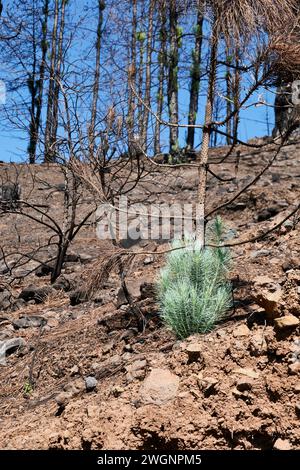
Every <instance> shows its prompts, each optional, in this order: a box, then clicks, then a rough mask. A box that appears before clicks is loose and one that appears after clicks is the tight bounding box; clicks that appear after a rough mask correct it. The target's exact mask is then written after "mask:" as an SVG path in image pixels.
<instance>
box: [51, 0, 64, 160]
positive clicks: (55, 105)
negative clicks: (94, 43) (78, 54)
mask: <svg viewBox="0 0 300 470" xmlns="http://www.w3.org/2000/svg"><path fill="white" fill-rule="evenodd" d="M67 1H68V0H61V14H60V15H61V16H60V25H59V34H58V45H57V61H56V71H55V82H54V94H53V113H52V115H53V125H52V127H51V131H50V145H51V148H52V149H53V155H54V159H55V155H56V140H57V129H58V105H59V93H60V79H61V68H62V63H63V43H64V31H65V13H66V4H67Z"/></svg>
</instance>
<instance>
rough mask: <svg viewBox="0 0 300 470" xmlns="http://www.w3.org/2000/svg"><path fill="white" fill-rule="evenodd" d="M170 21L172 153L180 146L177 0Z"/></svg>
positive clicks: (170, 14) (170, 13)
mask: <svg viewBox="0 0 300 470" xmlns="http://www.w3.org/2000/svg"><path fill="white" fill-rule="evenodd" d="M169 22H170V33H169V34H170V39H169V41H170V49H169V77H168V107H169V121H170V123H171V126H170V137H169V146H170V153H174V152H176V150H177V148H178V127H177V125H178V10H177V4H176V1H175V0H170V4H169Z"/></svg>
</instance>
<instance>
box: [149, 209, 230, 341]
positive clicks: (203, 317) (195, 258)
mask: <svg viewBox="0 0 300 470" xmlns="http://www.w3.org/2000/svg"><path fill="white" fill-rule="evenodd" d="M223 232H224V228H223V224H222V221H221V219H220V218H217V219H215V220H214V222H213V224H212V225H211V226H210V228H209V229H208V230H207V244H212V245H216V247H209V246H206V247H205V248H202V247H200V246H199V245H198V243H197V241H193V240H191V239H185V240H184V241H182V240H175V241H174V242H173V243H172V248H174V249H175V250H173V251H171V252H170V253H169V255H168V256H167V262H166V265H165V267H164V268H163V269H162V270H161V272H160V276H159V280H158V297H159V302H160V309H161V317H162V318H163V320H164V322H165V323H166V325H167V326H169V327H170V328H171V329H172V330H173V331H174V332H175V334H176V335H177V336H178V337H179V338H185V337H187V336H189V335H191V334H194V333H207V332H209V331H211V330H212V329H213V328H214V326H215V325H216V323H217V322H218V321H220V320H221V319H222V318H223V317H224V315H225V313H226V311H227V310H228V309H229V308H230V307H231V303H232V293H231V285H230V283H229V282H228V281H227V273H228V271H229V269H230V265H231V260H230V254H229V251H228V249H227V248H225V247H222V246H221V242H222V234H223Z"/></svg>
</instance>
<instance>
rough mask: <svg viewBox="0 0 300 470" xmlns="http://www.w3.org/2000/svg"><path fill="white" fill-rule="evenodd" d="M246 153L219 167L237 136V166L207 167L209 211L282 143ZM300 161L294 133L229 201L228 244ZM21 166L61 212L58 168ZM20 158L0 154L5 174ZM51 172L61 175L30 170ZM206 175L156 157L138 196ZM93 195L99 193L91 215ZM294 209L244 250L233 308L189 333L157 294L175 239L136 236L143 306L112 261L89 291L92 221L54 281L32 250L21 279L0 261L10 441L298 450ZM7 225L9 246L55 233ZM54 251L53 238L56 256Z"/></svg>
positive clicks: (0, 396) (247, 231)
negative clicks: (168, 319) (182, 333)
mask: <svg viewBox="0 0 300 470" xmlns="http://www.w3.org/2000/svg"><path fill="white" fill-rule="evenodd" d="M241 151H242V156H241V159H240V163H239V166H238V167H237V165H236V160H235V159H233V158H231V159H230V161H227V160H226V161H225V162H224V163H222V164H221V165H217V162H218V161H220V159H221V158H222V156H223V155H224V154H225V153H226V149H218V150H214V151H213V152H212V154H211V161H212V162H214V163H215V164H214V165H212V167H211V168H212V169H213V171H215V172H218V174H219V175H221V176H222V178H223V179H228V178H229V177H230V176H232V175H234V174H236V179H234V180H233V181H229V182H220V181H216V180H215V179H214V178H213V176H210V178H209V184H208V211H210V210H211V209H212V208H213V207H215V206H216V205H218V204H219V203H220V202H225V201H228V200H229V199H230V198H232V196H233V195H235V194H236V193H237V192H238V191H239V190H240V189H241V188H242V187H244V186H245V185H246V184H247V183H248V182H249V181H250V180H251V178H253V177H254V176H255V174H257V173H259V171H260V170H262V168H263V167H264V166H265V165H267V162H268V161H269V159H270V158H272V156H273V155H274V148H272V147H266V148H265V149H263V150H261V151H254V150H253V149H251V148H248V149H245V148H241ZM299 164H300V145H299V144H297V143H293V144H291V145H288V146H286V147H285V148H284V149H283V150H282V151H281V152H280V154H279V156H278V158H277V160H276V161H275V162H274V164H273V165H272V166H271V168H270V169H269V170H268V171H266V172H265V173H264V175H263V176H262V178H261V179H260V180H259V181H258V182H257V183H256V184H255V185H254V186H252V187H251V188H250V189H249V190H248V191H247V193H244V194H243V195H242V196H241V197H239V198H238V199H236V200H235V201H233V202H232V203H231V204H230V205H228V206H226V207H224V209H222V210H221V215H222V217H223V219H224V221H225V222H226V225H227V227H228V235H227V239H228V242H229V243H233V244H234V243H236V242H237V241H241V240H246V239H249V238H253V237H255V236H257V235H259V234H261V233H262V232H264V231H265V230H267V229H269V228H270V227H273V226H275V225H276V224H277V223H278V222H280V221H281V220H283V219H284V218H285V217H286V216H287V214H288V213H289V212H290V211H291V210H292V209H293V208H294V207H295V206H296V205H297V204H298V203H299V195H300V171H299ZM20 168H21V167H19V170H20ZM19 170H18V171H19ZM21 170H22V171H21V174H20V175H19V182H20V184H21V186H22V188H24V190H25V192H27V196H28V195H30V197H31V200H32V201H35V202H36V201H39V202H40V203H41V204H48V205H49V206H50V207H51V210H52V212H53V214H54V215H55V217H56V219H57V220H58V219H60V218H61V217H62V197H63V196H62V191H61V190H60V189H59V187H58V186H57V185H59V184H62V179H61V174H60V172H59V170H58V169H57V167H55V166H52V167H46V166H36V167H33V168H32V169H31V171H30V174H29V170H28V168H26V167H25V166H24V167H22V168H21ZM14 171H15V169H14V168H13V167H11V166H7V165H1V166H0V173H1V175H2V177H3V175H4V176H5V175H7V174H10V173H13V172H14ZM40 180H44V181H47V182H48V183H49V185H50V187H51V188H52V189H49V187H46V189H44V190H41V189H38V187H40V188H41V185H40V186H39V185H36V184H32V181H35V182H36V181H40ZM196 181H197V175H196V173H195V169H193V168H190V169H187V168H180V169H177V170H170V169H168V170H164V171H163V170H161V169H155V172H154V173H152V174H151V175H149V174H148V175H147V177H145V179H144V180H143V181H141V184H140V185H139V186H138V187H137V188H136V189H135V190H134V197H135V198H136V200H147V201H148V202H149V203H150V202H158V201H162V199H163V200H164V202H174V201H176V202H177V201H179V202H180V201H181V202H187V201H191V202H192V201H194V200H195V196H196ZM54 184H55V185H56V189H55V190H53V186H54ZM44 187H45V185H44ZM91 199H92V198H91V196H90V195H89V194H88V193H87V194H86V196H85V197H84V199H83V202H82V207H81V209H80V210H81V211H82V213H84V211H86V210H87V209H88V207H89V205H90V204H91ZM296 222H297V219H296V217H293V218H291V219H288V220H287V221H286V222H285V223H284V224H282V225H281V226H280V227H279V228H278V229H276V230H275V231H274V232H272V233H271V234H270V235H269V236H268V237H266V238H264V239H263V240H261V241H257V242H253V243H251V244H244V245H243V244H242V245H236V246H234V247H233V248H232V257H233V260H234V265H233V269H232V272H231V275H230V277H231V280H232V284H233V292H234V299H235V302H234V304H235V308H234V309H232V310H231V311H230V312H228V315H227V317H226V318H225V319H224V321H223V322H222V323H221V324H219V325H218V327H217V328H216V329H215V330H214V331H213V332H211V333H210V334H207V335H195V336H193V337H190V338H188V339H187V340H186V341H181V340H178V339H176V338H175V337H174V335H173V334H172V333H171V332H170V331H168V330H167V329H166V327H165V326H164V325H162V324H161V321H160V318H159V310H158V306H157V304H156V301H155V287H154V285H155V278H156V276H157V274H158V270H159V268H160V266H161V265H162V264H163V262H164V257H163V256H161V255H160V254H159V253H161V252H162V251H163V250H164V249H165V248H166V245H165V244H161V243H156V242H154V241H150V240H142V241H138V242H137V243H136V244H135V245H133V246H132V247H131V248H130V249H131V250H132V251H137V250H138V251H141V250H143V251H145V253H146V252H147V253H148V252H154V253H157V255H155V254H154V255H149V254H145V255H144V256H138V257H136V258H135V260H134V262H133V264H132V265H131V266H130V269H128V272H127V277H126V283H127V288H128V291H129V293H130V295H131V299H132V302H131V304H128V302H127V300H126V298H125V297H124V292H123V291H122V288H121V287H120V280H119V277H118V275H117V273H116V272H112V274H111V275H110V277H109V278H108V280H107V281H106V282H105V284H104V285H103V286H102V287H101V289H100V290H99V291H98V292H97V293H96V295H94V297H93V299H92V300H87V299H86V298H84V295H78V289H79V290H80V286H81V282H82V279H85V278H86V276H88V275H89V276H91V275H92V276H93V275H95V273H96V272H97V269H98V268H99V266H100V264H101V260H102V261H103V259H105V258H107V256H108V253H109V252H110V250H111V246H110V243H109V242H104V241H101V240H98V239H97V237H96V234H95V227H94V226H90V227H87V228H85V229H84V230H83V231H82V232H81V233H80V235H79V236H78V238H77V240H76V241H75V242H74V243H73V245H72V249H71V251H70V253H69V257H68V258H67V261H66V263H65V265H64V268H63V274H62V276H61V278H60V279H59V280H58V281H57V283H56V285H55V286H51V287H49V286H50V283H49V274H47V273H45V272H41V270H38V271H37V272H36V268H37V265H38V264H37V262H36V260H35V259H31V260H30V262H29V263H27V264H22V263H19V265H18V268H17V271H16V272H15V273H14V275H16V274H17V275H18V276H19V278H20V279H19V280H18V282H15V283H14V285H13V288H9V280H10V275H9V272H7V266H6V265H5V264H3V262H2V267H1V266H0V269H1V270H2V271H1V272H2V275H1V277H0V280H1V286H0V308H1V313H0V317H1V318H0V352H1V354H2V356H1V357H2V363H1V364H0V380H1V390H0V447H1V449H144V450H146V449H164V450H177V449H178V450H180V449H262V450H266V449H299V448H300V427H299V417H300V382H299V374H300V340H299V329H300V328H299V317H300V295H299V293H300V239H299V225H296ZM0 231H1V247H2V248H3V249H4V251H5V250H6V251H10V252H11V253H13V252H14V250H16V251H17V249H18V250H19V251H20V246H21V248H22V249H23V250H24V251H26V250H27V251H28V250H29V249H30V250H32V249H33V248H34V247H35V246H39V247H41V246H43V245H44V244H45V241H47V239H48V238H49V233H48V232H47V230H46V229H45V228H41V227H40V226H39V225H38V224H35V222H34V221H30V222H29V221H28V220H25V219H24V217H22V216H20V215H15V214H12V215H5V216H4V217H1V218H0ZM51 250H52V248H51V246H46V247H45V248H43V249H42V254H43V257H44V258H43V259H44V261H45V262H46V261H47V259H48V258H49V257H51V256H52V254H53V253H52V251H51ZM12 259H13V256H12ZM36 274H38V276H37V275H36ZM24 276H25V277H24ZM3 356H4V360H3Z"/></svg>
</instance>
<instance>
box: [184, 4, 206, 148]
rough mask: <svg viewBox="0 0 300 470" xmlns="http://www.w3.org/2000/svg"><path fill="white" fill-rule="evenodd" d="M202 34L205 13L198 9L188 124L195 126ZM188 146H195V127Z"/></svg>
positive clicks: (187, 142)
mask: <svg viewBox="0 0 300 470" xmlns="http://www.w3.org/2000/svg"><path fill="white" fill-rule="evenodd" d="M202 36H203V15H202V13H201V12H200V11H198V15H197V25H196V33H195V48H194V50H193V51H192V69H191V85H190V104H189V115H188V124H189V125H192V126H194V125H195V124H196V119H197V113H198V104H199V90H200V77H201V70H200V66H201V52H202ZM186 144H187V148H189V149H193V148H194V146H195V128H194V127H188V132H187V141H186Z"/></svg>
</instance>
